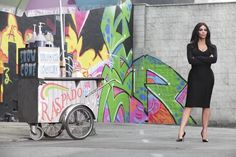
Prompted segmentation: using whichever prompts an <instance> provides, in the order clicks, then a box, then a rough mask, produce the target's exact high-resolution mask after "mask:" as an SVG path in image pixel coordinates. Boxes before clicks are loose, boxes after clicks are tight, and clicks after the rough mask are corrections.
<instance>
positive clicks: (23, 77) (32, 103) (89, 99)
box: [18, 47, 102, 140]
mask: <svg viewBox="0 0 236 157" xmlns="http://www.w3.org/2000/svg"><path fill="white" fill-rule="evenodd" d="M18 58H19V62H18V65H19V68H18V69H19V76H20V79H19V82H18V85H19V86H18V106H19V120H20V121H22V122H27V123H28V124H29V126H30V137H31V138H32V139H33V140H40V139H42V137H43V136H45V137H52V138H54V137H57V136H59V135H60V134H61V133H62V131H63V130H66V131H67V133H68V135H69V136H70V137H71V138H73V139H84V138H86V137H87V136H88V135H89V134H90V133H91V131H92V129H93V126H94V119H96V116H97V112H98V99H99V95H98V93H97V92H94V91H96V90H97V89H98V83H99V82H100V81H101V80H102V78H97V77H96V78H82V77H81V78H77V77H76V78H73V77H60V73H61V72H60V49H59V48H53V47H35V48H21V49H19V56H18Z"/></svg>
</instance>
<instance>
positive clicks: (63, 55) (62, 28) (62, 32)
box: [59, 0, 65, 77]
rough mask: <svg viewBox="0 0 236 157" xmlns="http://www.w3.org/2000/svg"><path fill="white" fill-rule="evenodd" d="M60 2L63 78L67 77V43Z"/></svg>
mask: <svg viewBox="0 0 236 157" xmlns="http://www.w3.org/2000/svg"><path fill="white" fill-rule="evenodd" d="M59 2H60V28H61V51H62V52H61V53H62V54H61V55H62V63H61V76H62V77H65V47H64V46H65V45H64V44H65V43H64V25H63V17H62V1H61V0H59Z"/></svg>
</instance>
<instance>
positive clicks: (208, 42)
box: [190, 22, 213, 47]
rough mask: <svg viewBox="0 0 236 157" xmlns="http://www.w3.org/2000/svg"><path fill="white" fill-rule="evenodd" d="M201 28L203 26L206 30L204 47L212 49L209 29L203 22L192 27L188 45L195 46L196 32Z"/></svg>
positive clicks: (197, 34)
mask: <svg viewBox="0 0 236 157" xmlns="http://www.w3.org/2000/svg"><path fill="white" fill-rule="evenodd" d="M201 26H205V27H206V29H207V36H206V45H207V46H210V47H212V46H213V45H212V43H211V32H210V30H209V27H208V26H207V25H206V23H204V22H200V23H198V24H197V25H196V26H195V27H194V29H193V33H192V37H191V40H190V43H192V44H194V45H197V43H198V40H199V33H198V32H199V29H200V27H201Z"/></svg>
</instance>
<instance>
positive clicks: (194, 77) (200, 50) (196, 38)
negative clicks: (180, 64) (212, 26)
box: [176, 23, 217, 142]
mask: <svg viewBox="0 0 236 157" xmlns="http://www.w3.org/2000/svg"><path fill="white" fill-rule="evenodd" d="M187 58H188V62H189V64H191V65H192V68H191V70H190V72H189V76H188V90H187V99H186V105H185V108H184V111H183V116H182V121H181V124H180V128H179V133H178V138H177V140H176V141H177V142H181V141H183V139H184V136H185V134H186V133H185V126H186V124H187V122H188V119H189V116H190V113H191V110H192V108H193V107H200V108H202V131H201V137H202V142H208V132H207V127H208V121H209V116H210V100H211V94H212V89H213V85H214V74H213V71H212V70H211V64H212V63H216V60H217V49H216V46H215V45H213V44H212V43H211V40H210V30H209V28H208V26H207V25H206V24H205V23H198V24H197V25H196V26H195V28H194V30H193V32H192V37H191V41H190V43H189V44H188V45H187Z"/></svg>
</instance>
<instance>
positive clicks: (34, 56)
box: [19, 47, 60, 78]
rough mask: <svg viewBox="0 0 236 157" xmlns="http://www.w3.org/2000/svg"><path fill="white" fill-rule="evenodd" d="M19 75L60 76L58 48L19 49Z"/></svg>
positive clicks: (37, 76) (36, 76)
mask: <svg viewBox="0 0 236 157" xmlns="http://www.w3.org/2000/svg"><path fill="white" fill-rule="evenodd" d="M19 71H20V72H19V75H20V76H21V77H24V78H29V77H31V78H44V77H60V49H59V48H52V47H38V48H21V49H19Z"/></svg>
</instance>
